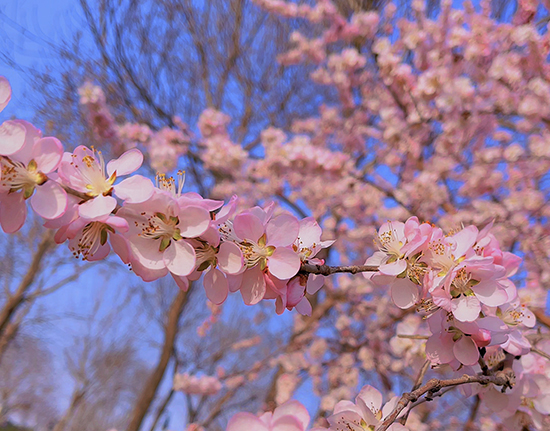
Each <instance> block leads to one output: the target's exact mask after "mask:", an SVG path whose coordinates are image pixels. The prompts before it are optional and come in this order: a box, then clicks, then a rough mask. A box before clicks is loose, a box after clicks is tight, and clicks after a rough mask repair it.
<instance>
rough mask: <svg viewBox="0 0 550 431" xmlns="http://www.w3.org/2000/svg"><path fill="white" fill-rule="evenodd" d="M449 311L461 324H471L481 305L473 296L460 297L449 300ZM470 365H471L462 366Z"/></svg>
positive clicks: (477, 315) (476, 316)
mask: <svg viewBox="0 0 550 431" xmlns="http://www.w3.org/2000/svg"><path fill="white" fill-rule="evenodd" d="M451 309H452V312H453V315H454V316H455V318H456V319H457V320H460V321H461V322H473V321H474V320H476V319H477V318H478V317H479V312H480V311H481V304H480V303H479V299H477V298H476V297H475V296H464V295H461V296H459V297H458V298H453V299H452V300H451ZM464 365H471V364H464Z"/></svg>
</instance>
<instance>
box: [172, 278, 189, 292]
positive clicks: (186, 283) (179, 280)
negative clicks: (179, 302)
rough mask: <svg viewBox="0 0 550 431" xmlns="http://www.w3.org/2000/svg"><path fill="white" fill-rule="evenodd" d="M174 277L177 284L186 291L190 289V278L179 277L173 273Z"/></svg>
mask: <svg viewBox="0 0 550 431" xmlns="http://www.w3.org/2000/svg"><path fill="white" fill-rule="evenodd" d="M172 278H173V279H174V281H175V282H176V284H177V286H178V287H179V288H180V289H181V290H183V291H184V292H187V290H188V289H189V280H188V279H187V277H179V276H177V275H174V274H172Z"/></svg>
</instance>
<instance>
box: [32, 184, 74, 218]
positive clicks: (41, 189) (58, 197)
mask: <svg viewBox="0 0 550 431" xmlns="http://www.w3.org/2000/svg"><path fill="white" fill-rule="evenodd" d="M67 205H68V200H67V192H65V190H63V188H62V187H61V186H60V185H59V184H57V183H56V182H55V181H51V180H50V181H46V182H45V183H44V184H42V185H41V186H37V187H36V191H35V192H34V195H33V196H32V198H31V207H32V209H33V210H34V211H35V212H36V213H37V214H38V215H40V216H42V217H44V218H45V219H55V218H57V217H60V216H62V215H63V214H64V213H65V211H67Z"/></svg>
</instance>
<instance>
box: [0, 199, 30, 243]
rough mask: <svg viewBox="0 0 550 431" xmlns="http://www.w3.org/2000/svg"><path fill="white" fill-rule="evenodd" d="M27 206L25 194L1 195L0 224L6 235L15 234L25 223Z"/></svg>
mask: <svg viewBox="0 0 550 431" xmlns="http://www.w3.org/2000/svg"><path fill="white" fill-rule="evenodd" d="M26 218H27V205H26V204H25V200H24V199H23V193H9V194H2V195H0V223H1V224H2V230H3V231H4V232H6V233H15V232H17V231H18V230H19V229H21V227H22V226H23V224H24V223H25V219H26Z"/></svg>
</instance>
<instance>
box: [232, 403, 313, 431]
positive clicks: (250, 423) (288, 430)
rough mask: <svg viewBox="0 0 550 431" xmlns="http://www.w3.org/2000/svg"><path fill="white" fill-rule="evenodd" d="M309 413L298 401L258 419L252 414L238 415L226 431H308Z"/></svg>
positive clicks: (285, 404) (282, 406)
mask: <svg viewBox="0 0 550 431" xmlns="http://www.w3.org/2000/svg"><path fill="white" fill-rule="evenodd" d="M308 424H309V413H308V412H307V410H306V408H305V407H304V406H303V405H302V404H300V403H299V402H298V401H287V402H286V403H284V404H282V405H280V406H279V407H277V408H276V409H275V410H274V411H273V413H271V412H267V413H264V414H263V415H261V416H260V417H257V416H255V415H253V414H252V413H237V414H236V415H234V416H233V417H232V418H231V419H230V420H229V423H228V424H227V428H226V431H252V430H253V431H306V428H307V426H308Z"/></svg>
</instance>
